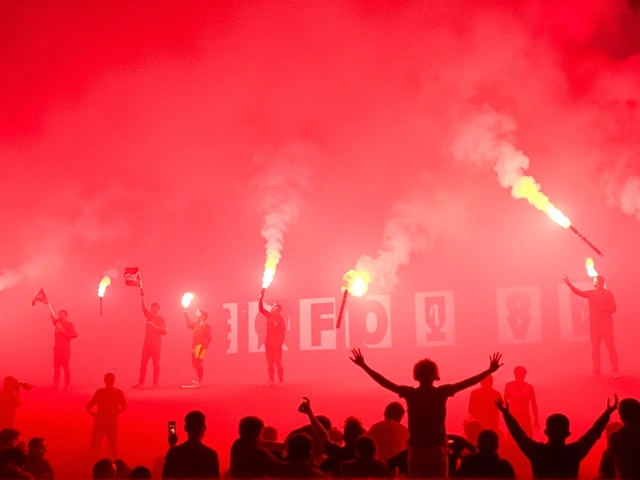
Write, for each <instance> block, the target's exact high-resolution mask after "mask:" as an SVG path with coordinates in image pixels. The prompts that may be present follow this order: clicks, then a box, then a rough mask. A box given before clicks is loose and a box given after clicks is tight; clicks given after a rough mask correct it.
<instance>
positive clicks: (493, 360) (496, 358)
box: [449, 353, 502, 394]
mask: <svg viewBox="0 0 640 480" xmlns="http://www.w3.org/2000/svg"><path fill="white" fill-rule="evenodd" d="M501 358H502V355H501V354H499V353H494V354H493V355H491V356H490V357H489V368H487V369H486V370H485V371H484V372H481V373H479V374H478V375H474V376H473V377H471V378H467V379H466V380H462V381H461V382H458V383H454V384H453V385H450V386H449V387H450V388H451V390H452V394H456V393H458V392H459V391H461V390H464V389H465V388H469V387H473V386H474V385H476V384H478V383H480V382H481V381H482V380H484V379H485V378H487V377H488V376H489V375H491V374H492V373H493V372H495V371H496V370H498V369H499V368H500V367H501V366H502V363H500V359H501Z"/></svg>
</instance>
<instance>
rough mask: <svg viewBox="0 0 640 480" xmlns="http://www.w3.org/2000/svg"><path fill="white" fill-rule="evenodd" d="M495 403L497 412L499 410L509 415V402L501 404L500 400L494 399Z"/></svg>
mask: <svg viewBox="0 0 640 480" xmlns="http://www.w3.org/2000/svg"><path fill="white" fill-rule="evenodd" d="M495 403H496V407H498V410H500V411H501V412H502V413H503V414H507V413H509V402H507V403H503V402H502V399H501V398H496V400H495Z"/></svg>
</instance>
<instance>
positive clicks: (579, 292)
mask: <svg viewBox="0 0 640 480" xmlns="http://www.w3.org/2000/svg"><path fill="white" fill-rule="evenodd" d="M562 280H563V281H564V283H566V284H567V286H568V287H569V288H570V289H571V291H572V292H573V293H575V294H576V295H579V296H580V297H584V298H587V297H588V296H589V294H588V293H587V292H585V291H583V290H580V289H578V288H576V287H575V286H574V285H573V283H571V280H569V277H567V276H566V275H565V276H564V277H562Z"/></svg>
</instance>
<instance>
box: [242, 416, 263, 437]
mask: <svg viewBox="0 0 640 480" xmlns="http://www.w3.org/2000/svg"><path fill="white" fill-rule="evenodd" d="M263 428H264V422H263V421H262V419H260V418H258V417H244V418H243V419H242V420H240V426H239V428H238V434H239V435H240V438H242V439H243V440H249V441H252V442H259V441H260V436H261V435H262V429H263Z"/></svg>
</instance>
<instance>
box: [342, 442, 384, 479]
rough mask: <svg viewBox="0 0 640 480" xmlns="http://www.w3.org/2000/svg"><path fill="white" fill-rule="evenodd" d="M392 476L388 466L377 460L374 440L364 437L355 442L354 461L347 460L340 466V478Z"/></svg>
mask: <svg viewBox="0 0 640 480" xmlns="http://www.w3.org/2000/svg"><path fill="white" fill-rule="evenodd" d="M392 476H393V475H392V474H391V469H390V468H389V465H387V463H386V462H384V461H382V460H380V459H378V458H377V449H376V442H375V440H374V439H373V438H371V437H367V436H364V435H363V436H361V437H359V438H358V440H356V459H355V460H347V461H345V462H342V464H341V465H340V477H348V478H390V477H392Z"/></svg>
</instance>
